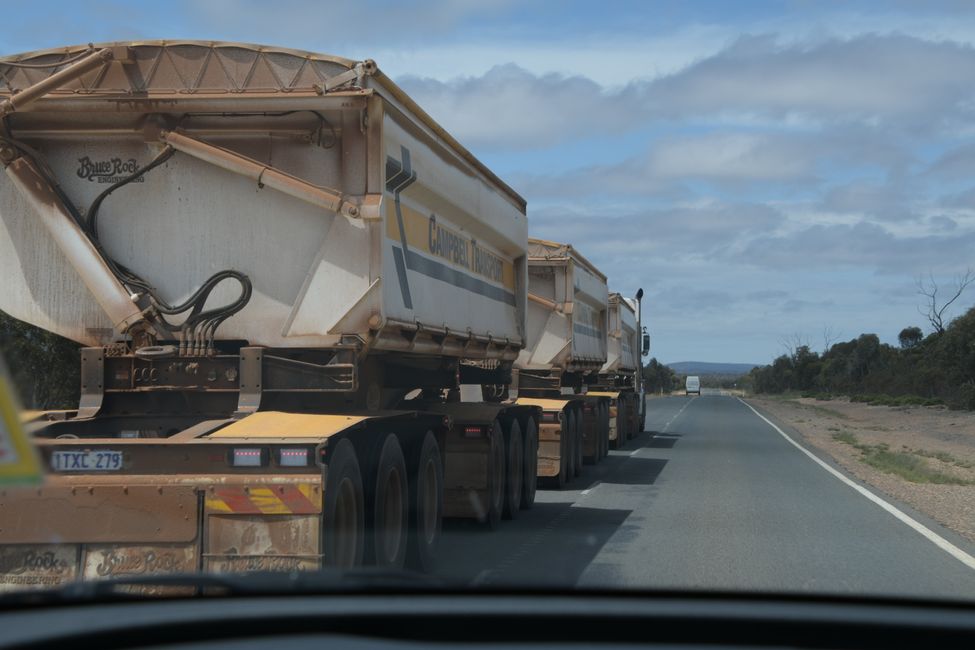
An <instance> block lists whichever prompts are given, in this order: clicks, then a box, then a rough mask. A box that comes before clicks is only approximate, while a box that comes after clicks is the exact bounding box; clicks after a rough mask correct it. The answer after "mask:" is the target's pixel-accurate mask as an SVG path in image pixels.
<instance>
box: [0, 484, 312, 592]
mask: <svg viewBox="0 0 975 650" xmlns="http://www.w3.org/2000/svg"><path fill="white" fill-rule="evenodd" d="M321 497H322V495H321V487H320V484H318V483H308V482H304V483H300V484H288V485H273V486H268V485H249V486H227V485H219V486H145V485H142V486H129V487H124V486H95V487H87V488H81V487H73V488H72V487H52V488H43V489H40V490H30V491H16V492H15V491H7V492H0V591H10V590H19V589H27V588H32V587H33V588H53V587H58V586H61V585H65V584H68V583H71V582H73V581H76V580H98V579H107V578H123V577H136V576H151V575H154V574H168V573H192V572H196V571H207V572H240V571H267V570H270V571H275V570H280V571H294V570H308V569H316V568H318V567H319V566H320V565H321V542H320V530H321Z"/></svg>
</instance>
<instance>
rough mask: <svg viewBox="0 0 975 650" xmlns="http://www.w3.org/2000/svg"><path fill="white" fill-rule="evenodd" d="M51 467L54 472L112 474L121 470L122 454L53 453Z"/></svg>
mask: <svg viewBox="0 0 975 650" xmlns="http://www.w3.org/2000/svg"><path fill="white" fill-rule="evenodd" d="M51 467H52V469H54V471H55V472H114V471H117V470H120V469H122V452H121V451H112V450H108V449H104V450H102V449H100V450H97V451H94V450H86V451H55V452H54V453H53V454H52V455H51Z"/></svg>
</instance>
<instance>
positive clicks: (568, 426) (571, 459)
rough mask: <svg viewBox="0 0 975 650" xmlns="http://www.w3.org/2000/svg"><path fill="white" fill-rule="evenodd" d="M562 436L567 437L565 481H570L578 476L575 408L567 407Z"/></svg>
mask: <svg viewBox="0 0 975 650" xmlns="http://www.w3.org/2000/svg"><path fill="white" fill-rule="evenodd" d="M562 437H563V438H565V453H564V455H563V458H564V459H565V482H566V483H568V482H569V481H571V480H572V479H574V478H575V476H576V414H575V411H574V410H573V409H566V411H565V419H564V420H563V421H562Z"/></svg>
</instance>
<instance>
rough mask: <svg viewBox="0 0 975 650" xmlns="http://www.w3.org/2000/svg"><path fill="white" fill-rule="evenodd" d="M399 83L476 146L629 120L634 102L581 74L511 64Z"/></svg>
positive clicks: (541, 142)
mask: <svg viewBox="0 0 975 650" xmlns="http://www.w3.org/2000/svg"><path fill="white" fill-rule="evenodd" d="M400 82H401V84H402V85H403V86H404V88H405V89H406V90H407V92H409V93H410V94H411V95H412V96H413V97H414V98H415V99H416V100H417V101H418V103H419V104H420V105H421V106H424V107H426V108H427V110H428V111H429V112H430V113H431V114H432V115H433V116H434V117H436V118H437V119H438V120H440V121H441V122H442V123H443V124H444V125H445V126H446V127H447V130H449V131H450V132H451V133H453V134H455V135H456V136H457V137H458V138H459V139H460V140H461V141H462V142H465V143H470V144H471V145H472V146H476V147H487V148H504V149H521V148H533V147H539V146H550V145H553V144H555V143H557V142H560V141H563V140H566V139H578V138H585V137H589V136H593V135H599V134H603V133H606V132H614V131H619V130H620V129H625V128H630V127H632V126H633V116H632V115H631V114H630V113H631V110H632V107H631V106H629V105H628V104H627V103H626V102H625V101H621V97H620V95H619V94H616V93H609V92H606V91H605V90H603V89H602V88H601V87H600V86H599V85H598V84H597V83H596V82H594V81H592V80H591V79H587V78H585V77H581V76H563V75H559V74H547V75H542V76H536V75H533V74H531V73H529V72H527V71H526V70H524V69H522V68H519V67H518V66H516V65H514V64H507V65H499V66H495V67H493V68H491V70H489V71H488V72H487V73H486V74H484V75H483V76H480V77H463V78H458V79H454V80H452V81H450V82H441V81H437V80H434V79H421V78H417V77H405V78H402V79H400Z"/></svg>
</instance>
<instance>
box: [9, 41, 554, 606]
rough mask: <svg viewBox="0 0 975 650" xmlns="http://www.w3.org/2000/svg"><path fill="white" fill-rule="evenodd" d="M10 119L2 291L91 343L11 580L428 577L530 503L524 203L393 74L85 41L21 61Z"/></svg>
mask: <svg viewBox="0 0 975 650" xmlns="http://www.w3.org/2000/svg"><path fill="white" fill-rule="evenodd" d="M0 114H2V124H0V162H2V166H3V168H4V173H3V174H0V277H3V279H4V281H3V283H2V286H0V309H3V310H4V311H6V312H7V313H9V314H11V315H13V316H15V317H16V318H19V319H21V320H23V321H27V322H29V323H32V324H34V325H36V326H39V327H41V328H44V329H46V330H48V331H51V332H54V333H57V334H59V335H61V336H65V337H67V338H69V339H72V340H74V341H77V342H78V343H80V344H82V345H83V348H82V350H81V400H80V404H79V406H78V408H77V409H75V410H72V411H68V412H59V413H45V414H40V415H38V416H37V417H35V418H34V420H33V421H31V422H30V423H29V427H30V432H31V434H32V436H33V439H34V440H35V442H36V443H37V446H38V448H39V450H40V454H41V457H42V460H43V463H44V465H45V467H46V468H47V471H48V474H47V476H46V478H45V481H44V484H43V485H42V486H41V487H39V488H37V489H32V490H30V491H27V492H22V491H19V492H15V491H13V490H7V491H4V492H0V588H2V587H20V586H29V585H47V586H50V585H56V584H59V583H63V582H66V581H71V580H76V579H98V578H106V577H115V576H125V575H135V574H139V575H141V574H151V573H160V572H183V571H215V572H221V571H250V570H286V571H292V570H303V569H315V568H317V567H321V566H352V565H358V564H361V563H372V564H376V565H380V566H384V567H400V566H404V565H405V564H409V565H410V566H416V567H420V568H424V569H428V568H429V567H431V565H432V564H433V563H434V561H435V560H436V555H437V543H438V540H439V537H440V530H441V521H442V518H444V517H467V518H474V519H478V520H480V521H484V522H487V523H488V524H489V525H491V526H494V525H497V523H498V521H499V520H500V519H501V518H502V517H514V516H516V515H517V513H518V511H519V509H524V508H527V507H530V505H531V504H532V501H533V500H534V495H535V491H534V490H535V485H536V480H535V468H536V465H537V450H538V433H537V432H538V425H539V421H540V418H541V415H542V413H541V411H542V410H541V409H540V408H537V407H534V406H531V405H519V404H515V403H512V402H510V401H509V402H508V403H504V402H503V400H505V398H506V391H507V386H508V384H509V382H510V381H511V374H512V365H513V362H514V360H515V359H516V358H517V356H518V354H519V352H520V351H521V349H522V348H523V347H524V344H525V340H526V336H525V327H526V325H525V322H526V297H527V294H526V283H527V223H526V216H525V201H524V200H523V199H522V198H521V197H520V196H519V195H518V194H517V193H516V192H515V191H513V190H512V189H511V188H510V187H508V186H507V185H506V184H505V183H504V182H502V181H501V180H500V179H499V178H498V177H497V176H495V175H494V174H493V173H492V172H491V171H490V170H489V169H487V168H486V167H485V166H484V165H483V164H482V163H480V162H479V161H478V160H477V159H476V158H475V157H474V156H473V155H471V153H470V152H468V151H467V150H466V149H465V148H464V147H463V146H461V145H460V144H459V143H458V142H457V141H456V140H455V139H454V138H453V137H451V136H450V134H448V133H447V132H446V131H445V130H444V129H443V128H441V127H440V126H439V125H438V124H437V123H436V122H435V121H434V120H433V119H432V118H431V117H430V116H429V115H428V114H427V113H425V112H424V111H423V110H422V109H421V108H420V107H419V106H418V105H417V104H416V103H415V102H414V101H413V100H412V99H411V98H410V97H409V96H407V95H406V94H405V93H404V92H403V91H402V90H401V89H400V88H399V87H397V86H396V85H395V84H394V83H393V82H392V81H390V79H389V78H388V77H386V76H385V75H384V74H383V73H382V72H381V71H380V70H379V69H378V68H377V67H376V65H375V63H373V62H372V61H368V60H367V61H352V60H347V59H342V58H338V57H334V56H326V55H321V54H315V53H311V52H303V51H296V50H289V49H282V48H275V47H263V46H255V45H246V44H239V43H215V42H182V41H139V42H130V43H109V44H104V45H95V46H88V47H66V48H59V49H56V50H47V51H38V52H31V53H27V54H22V55H17V56H12V57H8V58H5V59H2V60H0ZM461 385H480V386H482V387H483V390H482V391H481V395H482V396H483V395H487V396H488V397H487V398H486V399H485V398H483V397H482V398H481V399H480V401H476V402H464V401H462V400H461V395H460V393H461V391H460V390H459V387H460V386H461Z"/></svg>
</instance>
